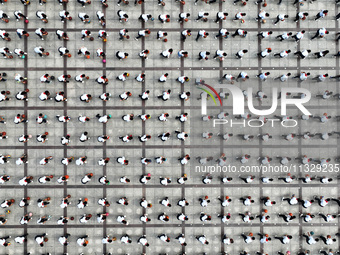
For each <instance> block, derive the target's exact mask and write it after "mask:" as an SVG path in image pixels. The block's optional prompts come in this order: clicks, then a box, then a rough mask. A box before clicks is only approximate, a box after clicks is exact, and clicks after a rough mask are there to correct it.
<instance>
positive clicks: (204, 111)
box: [197, 83, 223, 115]
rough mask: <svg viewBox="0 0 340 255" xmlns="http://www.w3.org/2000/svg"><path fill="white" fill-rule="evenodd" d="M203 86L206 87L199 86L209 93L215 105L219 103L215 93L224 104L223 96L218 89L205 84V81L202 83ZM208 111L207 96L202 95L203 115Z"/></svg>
mask: <svg viewBox="0 0 340 255" xmlns="http://www.w3.org/2000/svg"><path fill="white" fill-rule="evenodd" d="M200 85H201V86H204V87H206V88H202V87H197V88H198V89H200V90H203V91H204V92H205V93H207V95H209V96H210V97H211V98H212V100H213V101H214V103H215V105H218V104H217V101H216V99H215V97H214V95H213V93H214V94H215V95H216V97H217V99H218V100H219V101H220V105H221V106H223V103H222V100H221V97H220V96H219V94H218V93H217V91H216V90H215V89H214V88H213V87H212V86H210V85H208V84H205V83H201V84H200ZM206 111H207V98H206V97H202V115H205V114H206Z"/></svg>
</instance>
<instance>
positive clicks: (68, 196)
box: [65, 175, 71, 198]
mask: <svg viewBox="0 0 340 255" xmlns="http://www.w3.org/2000/svg"><path fill="white" fill-rule="evenodd" d="M66 176H67V175H66ZM66 176H65V177H66ZM67 198H71V195H67Z"/></svg>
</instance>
